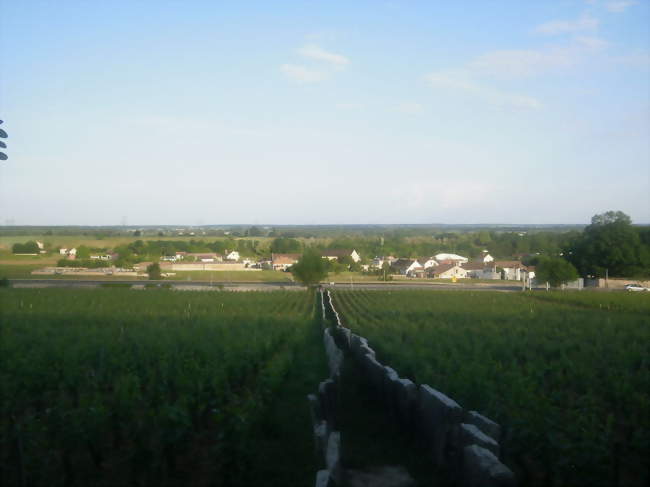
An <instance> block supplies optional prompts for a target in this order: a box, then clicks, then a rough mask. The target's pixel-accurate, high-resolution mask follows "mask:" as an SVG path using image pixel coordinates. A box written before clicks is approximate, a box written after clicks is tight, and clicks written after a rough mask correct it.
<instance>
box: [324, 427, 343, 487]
mask: <svg viewBox="0 0 650 487" xmlns="http://www.w3.org/2000/svg"><path fill="white" fill-rule="evenodd" d="M325 458H326V461H325V464H326V465H327V470H329V472H330V477H331V478H332V480H334V483H335V484H336V485H341V433H340V432H338V431H332V432H331V433H330V434H329V438H328V439H327V453H326V455H325Z"/></svg>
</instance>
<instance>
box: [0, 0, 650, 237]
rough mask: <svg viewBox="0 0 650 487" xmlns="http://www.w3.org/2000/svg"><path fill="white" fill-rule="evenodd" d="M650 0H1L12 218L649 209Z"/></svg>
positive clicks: (467, 217) (7, 195)
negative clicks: (12, 0) (74, 0)
mask: <svg viewBox="0 0 650 487" xmlns="http://www.w3.org/2000/svg"><path fill="white" fill-rule="evenodd" d="M649 25H650V2H648V0H637V1H633V0H564V1H561V0H558V1H546V2H522V1H520V0H517V1H497V0H494V1H479V0H475V1H465V2H449V1H444V2H443V1H421V2H420V1H407V0H402V1H400V0H392V1H385V2H382V1H379V0H376V1H304V2H300V1H295V2H288V1H287V2H267V1H259V2H253V1H251V2H208V1H206V2H200V1H186V2H166V1H160V0H158V1H151V2H148V1H138V2H133V1H124V2H120V1H112V2H85V1H83V2H81V1H80V2H71V1H59V2H51V1H45V2H36V1H29V0H25V1H21V2H10V1H7V0H0V118H1V119H3V120H5V124H4V125H3V127H4V128H5V130H6V131H7V132H8V133H9V135H10V138H9V139H8V140H7V144H8V149H7V153H8V155H9V160H8V161H6V162H3V163H0V164H1V165H0V223H5V222H7V221H13V222H14V223H15V224H24V225H27V224H34V225H35V224H96V225H112V224H119V223H120V222H121V221H122V218H123V217H126V218H127V220H128V222H129V223H130V224H181V223H183V224H190V225H196V224H220V223H224V224H227V223H257V224H263V223H277V224H283V223H284V224H317V223H434V222H440V223H506V222H507V223H582V222H588V221H589V219H590V218H591V216H592V215H593V214H595V213H600V212H603V211H606V210H610V209H613V210H622V211H624V212H626V213H628V214H629V215H630V216H631V217H632V219H633V221H635V222H646V223H647V222H650V139H649V135H648V134H649V133H650V45H649V43H650V41H649V39H650V30H649Z"/></svg>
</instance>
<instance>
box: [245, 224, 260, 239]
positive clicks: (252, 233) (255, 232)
mask: <svg viewBox="0 0 650 487" xmlns="http://www.w3.org/2000/svg"><path fill="white" fill-rule="evenodd" d="M246 235H247V236H248V237H261V236H262V235H264V232H263V231H262V229H261V228H259V227H256V226H255V225H253V226H252V227H250V228H249V229H248V230H247V231H246Z"/></svg>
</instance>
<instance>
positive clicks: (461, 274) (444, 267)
mask: <svg viewBox="0 0 650 487" xmlns="http://www.w3.org/2000/svg"><path fill="white" fill-rule="evenodd" d="M426 275H427V276H428V277H433V278H437V279H451V278H453V277H456V278H459V279H463V278H466V277H467V271H466V270H465V269H463V268H462V267H461V266H459V265H457V264H440V265H439V266H437V267H431V268H429V270H427V272H426Z"/></svg>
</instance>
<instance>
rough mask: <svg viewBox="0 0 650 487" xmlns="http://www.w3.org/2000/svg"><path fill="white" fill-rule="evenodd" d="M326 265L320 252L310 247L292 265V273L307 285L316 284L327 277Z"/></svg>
mask: <svg viewBox="0 0 650 487" xmlns="http://www.w3.org/2000/svg"><path fill="white" fill-rule="evenodd" d="M326 265H327V264H326V262H325V259H323V258H322V257H321V256H320V253H319V252H316V251H315V250H312V249H309V250H307V251H305V253H304V254H303V255H302V257H301V258H300V260H299V261H298V262H296V263H295V264H294V265H292V266H291V274H293V277H294V278H295V279H296V280H297V281H299V282H301V283H303V284H304V285H305V286H314V285H317V284H318V283H319V282H320V281H322V280H323V279H325V278H326V277H327V267H326Z"/></svg>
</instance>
